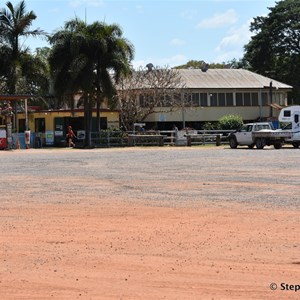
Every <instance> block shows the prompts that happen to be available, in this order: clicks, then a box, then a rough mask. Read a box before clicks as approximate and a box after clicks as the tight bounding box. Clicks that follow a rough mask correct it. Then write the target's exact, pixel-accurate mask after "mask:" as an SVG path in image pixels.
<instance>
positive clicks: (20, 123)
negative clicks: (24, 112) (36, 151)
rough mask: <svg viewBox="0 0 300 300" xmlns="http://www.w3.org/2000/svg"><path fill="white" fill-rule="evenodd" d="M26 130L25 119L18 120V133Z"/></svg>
mask: <svg viewBox="0 0 300 300" xmlns="http://www.w3.org/2000/svg"><path fill="white" fill-rule="evenodd" d="M25 130H26V124H25V119H19V132H24V131H25Z"/></svg>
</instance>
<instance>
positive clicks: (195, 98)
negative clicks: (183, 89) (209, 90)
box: [192, 93, 199, 106]
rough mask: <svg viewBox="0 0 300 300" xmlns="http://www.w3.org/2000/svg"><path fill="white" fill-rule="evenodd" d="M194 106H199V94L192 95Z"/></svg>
mask: <svg viewBox="0 0 300 300" xmlns="http://www.w3.org/2000/svg"><path fill="white" fill-rule="evenodd" d="M192 105H193V106H199V93H192Z"/></svg>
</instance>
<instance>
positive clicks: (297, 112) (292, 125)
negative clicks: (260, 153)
mask: <svg viewBox="0 0 300 300" xmlns="http://www.w3.org/2000/svg"><path fill="white" fill-rule="evenodd" d="M278 121H279V122H284V123H289V124H287V126H286V127H285V128H283V129H282V130H283V131H290V132H291V133H292V134H291V137H290V138H287V139H285V143H289V144H292V145H293V146H294V147H295V148H299V146H300V105H293V106H289V107H286V108H283V109H282V110H281V111H280V113H279V116H278Z"/></svg>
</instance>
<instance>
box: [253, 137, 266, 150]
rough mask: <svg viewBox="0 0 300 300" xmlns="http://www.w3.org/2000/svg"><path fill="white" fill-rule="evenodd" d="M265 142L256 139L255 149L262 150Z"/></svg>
mask: <svg viewBox="0 0 300 300" xmlns="http://www.w3.org/2000/svg"><path fill="white" fill-rule="evenodd" d="M265 144H266V143H265V140H264V139H256V141H255V145H256V148H257V149H264V146H265Z"/></svg>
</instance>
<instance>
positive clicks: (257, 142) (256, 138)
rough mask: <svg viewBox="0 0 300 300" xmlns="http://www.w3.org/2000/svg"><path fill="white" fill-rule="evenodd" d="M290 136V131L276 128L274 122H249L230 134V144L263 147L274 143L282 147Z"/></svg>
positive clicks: (232, 145) (234, 146)
mask: <svg viewBox="0 0 300 300" xmlns="http://www.w3.org/2000/svg"><path fill="white" fill-rule="evenodd" d="M290 136H291V133H290V132H284V131H277V130H274V128H273V126H272V123H268V122H259V123H248V124H244V125H243V126H242V127H241V128H240V129H238V130H237V131H235V132H232V133H231V134H230V135H229V145H230V148H232V149H236V148H237V146H239V145H241V146H248V147H249V148H250V149H252V148H253V147H254V146H256V148H257V149H263V148H264V146H270V145H274V148H275V149H280V148H281V146H282V144H283V143H284V141H285V139H287V138H289V137H290Z"/></svg>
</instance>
